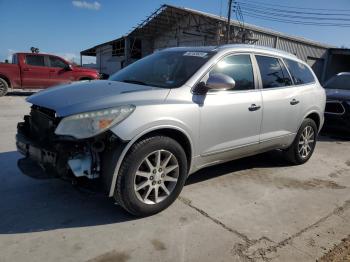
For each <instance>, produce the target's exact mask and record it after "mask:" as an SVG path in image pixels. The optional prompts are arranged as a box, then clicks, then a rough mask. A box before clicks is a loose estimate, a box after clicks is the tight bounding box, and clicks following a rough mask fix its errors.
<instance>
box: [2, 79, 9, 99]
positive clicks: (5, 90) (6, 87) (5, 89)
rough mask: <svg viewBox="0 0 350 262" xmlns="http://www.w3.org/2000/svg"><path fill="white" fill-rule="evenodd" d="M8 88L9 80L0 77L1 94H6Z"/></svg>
mask: <svg viewBox="0 0 350 262" xmlns="http://www.w3.org/2000/svg"><path fill="white" fill-rule="evenodd" d="M8 88H9V86H8V84H7V82H6V81H5V80H4V79H2V78H0V96H4V95H6V94H7V91H8Z"/></svg>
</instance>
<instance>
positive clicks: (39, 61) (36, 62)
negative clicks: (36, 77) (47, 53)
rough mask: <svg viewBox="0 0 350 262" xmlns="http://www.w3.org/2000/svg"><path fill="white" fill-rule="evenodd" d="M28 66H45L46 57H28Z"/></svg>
mask: <svg viewBox="0 0 350 262" xmlns="http://www.w3.org/2000/svg"><path fill="white" fill-rule="evenodd" d="M26 64H27V65H32V66H45V61H44V56H41V55H26Z"/></svg>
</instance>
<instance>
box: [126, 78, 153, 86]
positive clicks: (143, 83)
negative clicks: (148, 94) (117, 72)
mask: <svg viewBox="0 0 350 262" xmlns="http://www.w3.org/2000/svg"><path fill="white" fill-rule="evenodd" d="M122 82H124V83H130V84H137V85H143V86H147V83H145V82H142V81H138V80H132V79H124V80H122Z"/></svg>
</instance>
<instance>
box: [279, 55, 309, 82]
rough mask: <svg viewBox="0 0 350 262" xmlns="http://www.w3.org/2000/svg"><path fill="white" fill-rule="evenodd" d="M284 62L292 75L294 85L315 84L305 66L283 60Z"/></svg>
mask: <svg viewBox="0 0 350 262" xmlns="http://www.w3.org/2000/svg"><path fill="white" fill-rule="evenodd" d="M284 62H285V63H286V66H287V68H288V70H289V72H290V74H291V75H292V78H293V81H294V84H295V85H303V84H309V83H313V82H315V78H314V76H313V75H312V73H311V71H310V69H309V68H308V67H307V66H306V65H304V64H302V63H299V62H296V61H293V60H290V59H284Z"/></svg>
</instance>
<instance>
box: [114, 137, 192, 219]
mask: <svg viewBox="0 0 350 262" xmlns="http://www.w3.org/2000/svg"><path fill="white" fill-rule="evenodd" d="M186 177H187V160H186V154H185V152H184V150H183V148H182V147H181V146H180V145H179V143H177V142H176V141H175V140H174V139H172V138H169V137H165V136H155V137H149V138H146V139H144V140H141V141H139V142H137V143H136V144H135V145H133V146H132V147H131V149H130V151H129V153H128V154H127V155H126V157H125V159H124V161H123V163H122V165H121V168H120V171H119V174H118V178H117V186H116V190H115V194H114V197H115V198H116V201H117V202H118V203H120V205H121V206H122V207H123V208H124V209H126V210H127V211H128V212H129V213H131V214H133V215H136V216H148V215H152V214H155V213H158V212H160V211H162V210H163V209H165V208H167V207H168V206H169V205H171V204H172V203H173V202H174V201H175V199H176V198H177V197H178V195H179V194H180V192H181V190H182V188H183V186H184V184H185V181H186Z"/></svg>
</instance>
